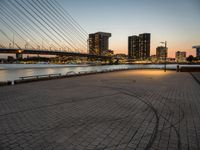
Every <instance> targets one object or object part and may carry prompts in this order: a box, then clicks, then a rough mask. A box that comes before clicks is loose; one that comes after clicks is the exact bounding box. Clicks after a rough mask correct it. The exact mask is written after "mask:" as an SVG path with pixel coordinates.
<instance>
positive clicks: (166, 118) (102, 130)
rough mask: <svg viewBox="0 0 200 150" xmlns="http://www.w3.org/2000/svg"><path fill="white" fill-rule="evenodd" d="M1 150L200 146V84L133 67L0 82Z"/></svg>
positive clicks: (180, 149) (189, 149)
mask: <svg viewBox="0 0 200 150" xmlns="http://www.w3.org/2000/svg"><path fill="white" fill-rule="evenodd" d="M194 76H196V77H198V78H199V77H200V73H195V74H194ZM199 79H200V78H199ZM0 149H1V150H7V149H9V150H10V149H11V150H12V149H14V150H18V149H19V150H21V149H26V150H29V149H32V150H40V149H44V150H49V149H51V150H53V149H55V150H133V149H137V150H148V149H151V150H199V149H200V84H199V83H198V82H197V81H196V80H195V79H194V78H193V77H192V76H191V74H189V73H177V72H175V71H174V72H173V71H168V72H166V73H164V71H159V70H154V71H153V70H135V71H121V72H114V73H105V74H97V75H89V76H82V77H76V78H69V79H59V80H50V81H42V82H35V83H27V84H21V85H15V86H7V87H0Z"/></svg>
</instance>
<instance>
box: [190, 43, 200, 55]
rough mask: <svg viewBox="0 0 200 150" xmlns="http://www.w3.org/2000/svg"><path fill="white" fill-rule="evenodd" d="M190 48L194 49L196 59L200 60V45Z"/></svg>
mask: <svg viewBox="0 0 200 150" xmlns="http://www.w3.org/2000/svg"><path fill="white" fill-rule="evenodd" d="M192 48H196V57H197V58H200V45H198V46H193V47H192Z"/></svg>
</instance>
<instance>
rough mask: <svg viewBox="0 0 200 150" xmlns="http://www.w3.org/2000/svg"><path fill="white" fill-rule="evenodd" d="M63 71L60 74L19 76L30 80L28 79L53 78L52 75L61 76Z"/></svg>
mask: <svg viewBox="0 0 200 150" xmlns="http://www.w3.org/2000/svg"><path fill="white" fill-rule="evenodd" d="M60 76H61V73H58V74H45V75H35V76H24V77H19V79H21V80H28V79H41V78H52V77H60Z"/></svg>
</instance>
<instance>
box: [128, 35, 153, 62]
mask: <svg viewBox="0 0 200 150" xmlns="http://www.w3.org/2000/svg"><path fill="white" fill-rule="evenodd" d="M150 46H151V34H150V33H143V34H139V36H137V35H133V36H129V37H128V58H129V59H133V60H146V59H148V58H150Z"/></svg>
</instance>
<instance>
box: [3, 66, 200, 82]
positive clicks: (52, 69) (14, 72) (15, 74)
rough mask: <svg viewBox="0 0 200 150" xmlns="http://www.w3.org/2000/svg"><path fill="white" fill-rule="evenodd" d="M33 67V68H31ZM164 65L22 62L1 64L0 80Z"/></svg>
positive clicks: (170, 67) (158, 67) (160, 67)
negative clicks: (87, 64)
mask: <svg viewBox="0 0 200 150" xmlns="http://www.w3.org/2000/svg"><path fill="white" fill-rule="evenodd" d="M176 66H177V65H176V64H172V65H171V64H170V65H167V68H168V69H176ZM198 66H200V65H198ZM31 67H32V68H31ZM163 67H164V66H163V65H152V64H150V65H108V66H66V65H65V66H62V65H41V64H39V65H38V64H33V65H24V64H22V65H20V64H17V65H16V64H0V81H8V80H11V81H13V80H16V79H19V77H22V76H33V75H44V74H56V73H61V74H62V75H63V74H66V73H67V72H70V71H73V72H76V73H78V72H81V71H94V70H96V71H101V70H104V69H119V68H135V69H137V68H147V69H148V68H149V69H150V68H156V69H163Z"/></svg>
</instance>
